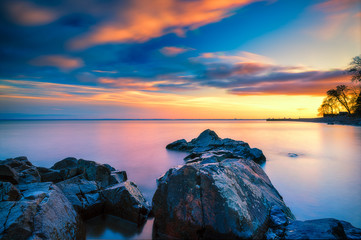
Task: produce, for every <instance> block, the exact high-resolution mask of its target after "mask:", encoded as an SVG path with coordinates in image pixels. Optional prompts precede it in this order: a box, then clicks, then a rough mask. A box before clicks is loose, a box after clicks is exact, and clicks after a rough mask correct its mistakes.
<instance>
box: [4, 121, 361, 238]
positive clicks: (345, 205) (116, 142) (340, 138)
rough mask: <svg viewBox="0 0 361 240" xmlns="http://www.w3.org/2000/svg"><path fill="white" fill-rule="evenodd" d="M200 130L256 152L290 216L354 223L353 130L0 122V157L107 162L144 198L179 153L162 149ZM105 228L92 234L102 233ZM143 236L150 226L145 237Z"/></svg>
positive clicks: (356, 130)
mask: <svg viewBox="0 0 361 240" xmlns="http://www.w3.org/2000/svg"><path fill="white" fill-rule="evenodd" d="M206 128H210V129H212V130H215V131H216V132H217V133H218V135H219V136H220V137H222V138H225V137H229V138H233V139H236V140H243V141H246V142H248V143H249V144H250V145H251V147H257V148H260V149H262V150H263V152H264V154H265V155H266V157H267V162H266V164H265V165H264V166H263V168H264V170H265V171H266V173H267V174H268V176H269V177H270V179H271V181H272V183H273V184H274V185H275V187H276V188H277V189H278V191H279V192H280V193H281V195H282V196H283V198H284V200H285V202H286V204H287V205H288V206H290V208H291V210H292V211H293V213H294V214H295V215H296V217H297V218H299V219H312V218H325V217H334V218H339V219H342V220H346V221H349V222H351V223H352V224H353V225H355V226H358V227H361V184H360V183H361V174H360V172H361V157H360V149H361V128H360V127H351V126H337V125H325V124H317V123H297V122H288V123H287V122H265V121H22V122H0V158H1V159H3V158H8V157H14V156H19V155H25V156H28V157H29V159H30V160H31V161H32V162H33V163H34V164H36V165H40V166H45V167H50V166H51V165H53V164H54V163H55V162H56V161H59V160H61V159H63V158H65V157H68V156H74V157H77V158H84V159H89V160H95V161H98V162H102V163H109V164H111V165H112V166H114V167H115V168H118V169H120V170H126V171H127V173H128V177H129V179H130V180H132V181H134V182H136V183H137V185H138V186H139V187H140V189H141V190H142V191H143V193H144V194H145V196H146V198H147V199H148V201H151V198H152V195H153V193H154V191H155V188H156V182H155V179H156V178H157V177H159V176H160V175H162V174H163V173H164V172H165V171H167V170H168V169H169V168H170V167H173V166H175V165H179V164H182V163H183V160H182V159H183V158H184V157H185V156H186V154H185V153H179V152H172V151H167V150H166V149H165V146H166V145H167V144H168V143H170V142H172V141H174V140H177V139H180V138H185V139H186V140H187V141H189V140H191V139H192V138H194V137H196V136H197V135H198V134H199V133H200V132H202V131H203V130H204V129H206ZM288 153H296V154H298V155H299V156H298V157H295V158H291V157H288ZM148 224H149V223H147V224H146V226H145V227H144V229H143V231H142V233H141V234H143V233H144V231H145V228H146V227H147V226H148ZM109 231H110V230H109ZM109 231H107V230H106V229H105V230H104V232H103V235H97V236H98V237H99V238H109V237H108V233H109ZM150 236H151V231H150V233H149V235H148V237H145V238H150ZM98 237H96V238H98Z"/></svg>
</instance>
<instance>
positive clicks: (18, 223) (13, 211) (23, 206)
mask: <svg viewBox="0 0 361 240" xmlns="http://www.w3.org/2000/svg"><path fill="white" fill-rule="evenodd" d="M18 188H19V190H20V191H21V195H22V198H21V199H20V200H19V201H2V202H0V238H1V239H4V240H5V239H28V238H30V239H83V238H84V236H85V235H84V234H85V233H84V228H83V223H82V220H81V219H80V218H79V216H78V215H77V213H76V211H75V210H74V208H73V207H72V205H71V204H70V202H69V201H68V199H67V198H66V197H65V196H64V195H63V193H62V192H61V191H60V190H59V189H58V188H57V187H56V186H55V185H53V184H52V183H31V184H24V185H19V186H18Z"/></svg>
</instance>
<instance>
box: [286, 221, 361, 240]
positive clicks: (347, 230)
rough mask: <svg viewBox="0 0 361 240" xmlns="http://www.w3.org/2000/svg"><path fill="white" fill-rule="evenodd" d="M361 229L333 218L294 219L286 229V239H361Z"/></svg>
mask: <svg viewBox="0 0 361 240" xmlns="http://www.w3.org/2000/svg"><path fill="white" fill-rule="evenodd" d="M360 238H361V229H359V228H355V227H354V226H352V225H351V224H350V223H348V222H345V221H339V220H336V219H333V218H324V219H316V220H309V221H293V222H291V223H290V224H289V225H288V226H287V227H286V231H285V239H360Z"/></svg>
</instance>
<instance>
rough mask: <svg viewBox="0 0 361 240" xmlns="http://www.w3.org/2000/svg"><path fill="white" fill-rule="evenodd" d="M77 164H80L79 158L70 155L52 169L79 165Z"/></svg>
mask: <svg viewBox="0 0 361 240" xmlns="http://www.w3.org/2000/svg"><path fill="white" fill-rule="evenodd" d="M77 165H78V159H76V158H73V157H68V158H65V159H63V160H61V161H59V162H57V163H55V164H54V166H52V167H51V169H55V170H61V169H69V168H75V167H77Z"/></svg>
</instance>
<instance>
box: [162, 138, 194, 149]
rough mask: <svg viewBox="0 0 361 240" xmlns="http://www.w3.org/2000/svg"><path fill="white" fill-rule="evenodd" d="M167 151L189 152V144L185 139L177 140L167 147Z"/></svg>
mask: <svg viewBox="0 0 361 240" xmlns="http://www.w3.org/2000/svg"><path fill="white" fill-rule="evenodd" d="M166 148H167V149H171V150H177V151H189V148H188V143H187V141H186V140H185V139H181V140H177V141H175V142H172V143H170V144H168V145H167V146H166Z"/></svg>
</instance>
